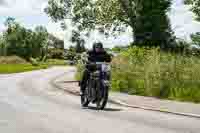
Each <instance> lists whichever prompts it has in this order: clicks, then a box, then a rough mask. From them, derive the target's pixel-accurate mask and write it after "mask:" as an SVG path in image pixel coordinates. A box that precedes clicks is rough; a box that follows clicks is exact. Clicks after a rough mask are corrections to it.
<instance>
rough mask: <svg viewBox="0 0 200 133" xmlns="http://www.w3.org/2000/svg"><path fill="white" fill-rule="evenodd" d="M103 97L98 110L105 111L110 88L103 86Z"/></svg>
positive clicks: (99, 101) (98, 104)
mask: <svg viewBox="0 0 200 133" xmlns="http://www.w3.org/2000/svg"><path fill="white" fill-rule="evenodd" d="M101 96H102V97H101V99H99V100H98V101H97V108H98V109H99V110H103V109H104V108H105V106H106V104H107V102H108V87H105V86H103V88H102V92H101Z"/></svg>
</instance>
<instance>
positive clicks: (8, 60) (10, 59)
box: [0, 56, 27, 64]
mask: <svg viewBox="0 0 200 133" xmlns="http://www.w3.org/2000/svg"><path fill="white" fill-rule="evenodd" d="M26 63H27V61H26V60H24V59H23V58H20V57H18V56H0V64H26Z"/></svg>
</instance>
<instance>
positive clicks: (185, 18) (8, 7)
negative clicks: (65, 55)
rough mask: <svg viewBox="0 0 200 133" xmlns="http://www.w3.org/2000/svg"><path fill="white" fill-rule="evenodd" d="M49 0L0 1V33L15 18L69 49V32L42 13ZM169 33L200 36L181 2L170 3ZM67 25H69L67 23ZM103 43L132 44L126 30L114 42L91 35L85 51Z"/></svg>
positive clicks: (184, 36) (174, 0) (187, 10)
mask: <svg viewBox="0 0 200 133" xmlns="http://www.w3.org/2000/svg"><path fill="white" fill-rule="evenodd" d="M47 2H48V0H0V32H2V31H3V30H5V27H4V22H5V20H6V18H7V17H8V16H10V17H14V18H16V21H17V22H20V23H21V24H23V25H24V26H25V27H27V28H31V29H34V27H36V26H37V25H43V26H45V27H46V28H47V30H48V31H49V32H50V33H52V34H54V35H55V36H57V37H59V38H61V39H64V40H65V45H66V47H67V46H69V45H71V43H70V42H69V38H70V30H71V29H70V28H69V29H68V30H66V31H63V30H62V29H61V28H60V25H59V23H53V22H52V21H51V19H50V18H48V16H47V15H46V14H45V13H44V11H43V9H44V8H45V6H46V5H47ZM169 18H170V20H171V25H172V29H173V30H174V31H175V34H176V36H177V37H179V38H183V39H187V40H189V36H190V34H191V33H195V32H200V23H198V22H196V21H194V14H193V13H192V12H190V11H189V7H188V6H185V5H184V4H183V0H173V4H172V7H171V11H170V12H169ZM67 24H70V22H67ZM98 40H100V41H103V42H104V44H105V46H106V47H112V46H114V45H126V44H128V43H129V42H130V41H132V33H131V30H130V29H128V30H127V31H126V32H125V33H124V34H122V35H120V36H119V37H117V38H116V39H115V38H112V37H110V38H108V39H106V38H105V37H103V36H101V35H99V34H98V32H96V31H94V32H93V33H92V34H91V37H90V38H89V39H88V40H87V41H86V45H87V47H89V48H90V47H91V45H92V43H93V42H94V41H98Z"/></svg>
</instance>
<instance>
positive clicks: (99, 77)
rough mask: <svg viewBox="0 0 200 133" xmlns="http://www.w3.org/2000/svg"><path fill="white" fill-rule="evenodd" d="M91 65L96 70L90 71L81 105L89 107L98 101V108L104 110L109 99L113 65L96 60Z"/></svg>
mask: <svg viewBox="0 0 200 133" xmlns="http://www.w3.org/2000/svg"><path fill="white" fill-rule="evenodd" d="M91 65H93V66H95V70H94V71H92V72H91V73H90V77H89V79H88V81H87V85H86V89H85V92H84V95H82V96H81V105H82V106H83V107H88V105H89V103H90V102H92V103H93V104H95V103H96V106H97V109H99V110H103V109H104V108H105V106H106V104H107V101H108V93H109V88H110V71H111V67H110V64H109V63H105V62H96V63H93V64H91Z"/></svg>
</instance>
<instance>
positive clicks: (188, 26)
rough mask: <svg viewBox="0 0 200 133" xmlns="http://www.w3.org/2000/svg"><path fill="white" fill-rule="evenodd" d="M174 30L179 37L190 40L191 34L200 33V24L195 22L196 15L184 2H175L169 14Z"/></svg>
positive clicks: (176, 0)
mask: <svg viewBox="0 0 200 133" xmlns="http://www.w3.org/2000/svg"><path fill="white" fill-rule="evenodd" d="M169 17H170V19H171V24H172V28H173V29H174V31H175V34H176V36H177V37H180V38H184V39H187V40H189V39H190V34H191V33H195V32H198V31H200V23H199V22H196V21H194V14H193V13H192V12H190V11H189V6H186V5H184V3H183V0H174V1H173V5H172V9H171V11H170V13H169Z"/></svg>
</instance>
